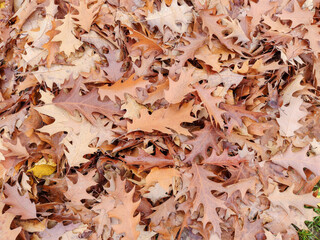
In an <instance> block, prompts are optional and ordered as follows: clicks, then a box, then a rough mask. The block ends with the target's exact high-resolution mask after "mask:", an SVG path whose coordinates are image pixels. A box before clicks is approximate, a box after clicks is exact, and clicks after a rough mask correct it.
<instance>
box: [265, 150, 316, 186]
mask: <svg viewBox="0 0 320 240" xmlns="http://www.w3.org/2000/svg"><path fill="white" fill-rule="evenodd" d="M308 150H309V147H308V146H307V147H305V148H303V149H302V150H300V151H298V152H293V151H292V147H291V146H289V147H288V149H287V150H286V151H285V152H284V153H279V154H277V155H275V156H273V157H272V158H271V161H272V162H274V163H276V164H278V165H280V166H282V167H285V168H288V167H292V168H293V169H294V170H296V171H297V172H298V173H299V174H300V176H301V177H302V178H303V179H305V180H306V179H307V177H306V174H305V172H304V169H305V168H307V169H309V170H310V171H312V172H314V173H315V174H316V175H317V176H319V175H320V159H319V157H317V156H313V157H308V156H307V152H308Z"/></svg>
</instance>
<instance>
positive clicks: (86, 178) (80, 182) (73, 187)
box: [64, 171, 96, 204]
mask: <svg viewBox="0 0 320 240" xmlns="http://www.w3.org/2000/svg"><path fill="white" fill-rule="evenodd" d="M94 175H95V171H90V172H89V173H88V174H87V175H82V174H81V173H79V172H77V177H78V179H77V182H76V183H73V182H71V181H70V180H69V179H68V178H66V181H67V184H68V191H67V192H65V193H64V195H65V196H66V197H67V198H68V199H69V200H71V202H72V203H74V204H81V200H82V199H92V198H93V196H92V195H90V194H89V193H87V189H88V188H89V187H91V186H93V185H96V182H95V181H94V180H93V179H92V177H93V176H94Z"/></svg>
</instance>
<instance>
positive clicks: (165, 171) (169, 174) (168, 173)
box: [145, 167, 180, 192]
mask: <svg viewBox="0 0 320 240" xmlns="http://www.w3.org/2000/svg"><path fill="white" fill-rule="evenodd" d="M179 176H180V173H179V171H178V170H176V169H174V168H157V167H154V168H152V169H151V171H150V173H149V174H148V175H147V177H146V185H145V187H146V188H149V187H150V186H152V185H154V184H155V183H159V184H160V186H161V187H162V188H163V189H164V190H166V192H169V187H170V185H171V184H172V185H174V181H173V179H174V177H179Z"/></svg>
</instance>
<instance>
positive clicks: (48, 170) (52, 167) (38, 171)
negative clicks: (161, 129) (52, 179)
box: [28, 163, 56, 178]
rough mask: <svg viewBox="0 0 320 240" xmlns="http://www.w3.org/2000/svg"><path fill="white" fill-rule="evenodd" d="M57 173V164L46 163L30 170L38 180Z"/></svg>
mask: <svg viewBox="0 0 320 240" xmlns="http://www.w3.org/2000/svg"><path fill="white" fill-rule="evenodd" d="M55 171H56V164H54V163H46V164H38V165H35V166H34V167H33V168H31V169H29V170H28V172H32V173H33V175H34V176H36V177H37V178H42V177H43V176H49V175H51V174H52V173H54V172H55Z"/></svg>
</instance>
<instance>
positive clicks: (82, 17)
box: [72, 0, 102, 32]
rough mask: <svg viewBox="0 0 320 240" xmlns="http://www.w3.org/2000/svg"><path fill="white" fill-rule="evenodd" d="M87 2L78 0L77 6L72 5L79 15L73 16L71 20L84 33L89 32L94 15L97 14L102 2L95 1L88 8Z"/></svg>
mask: <svg viewBox="0 0 320 240" xmlns="http://www.w3.org/2000/svg"><path fill="white" fill-rule="evenodd" d="M88 3H89V1H87V0H80V1H79V5H78V6H77V5H72V7H74V8H75V9H76V10H77V11H78V12H79V13H78V14H77V15H73V16H72V18H74V19H75V20H76V22H75V23H76V24H78V25H80V27H81V28H83V29H84V30H85V31H87V32H89V31H90V27H91V24H92V22H93V20H94V19H95V17H96V15H97V14H98V12H99V9H100V6H101V4H102V1H100V0H99V1H97V3H95V4H93V5H91V7H90V8H89V7H88Z"/></svg>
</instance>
